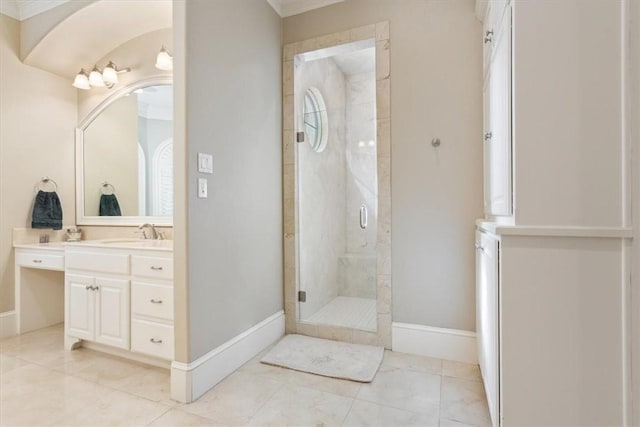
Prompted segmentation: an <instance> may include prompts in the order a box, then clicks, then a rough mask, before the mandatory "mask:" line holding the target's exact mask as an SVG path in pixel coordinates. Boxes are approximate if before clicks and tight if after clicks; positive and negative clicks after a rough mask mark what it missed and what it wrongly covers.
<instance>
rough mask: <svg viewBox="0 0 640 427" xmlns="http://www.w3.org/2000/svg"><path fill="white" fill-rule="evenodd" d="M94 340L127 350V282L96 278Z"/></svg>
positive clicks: (128, 310)
mask: <svg viewBox="0 0 640 427" xmlns="http://www.w3.org/2000/svg"><path fill="white" fill-rule="evenodd" d="M95 283H96V285H95V286H96V288H97V291H96V338H95V340H96V341H97V342H99V343H102V344H107V345H111V346H114V347H120V348H123V349H126V350H128V349H129V327H130V325H129V317H130V315H129V313H130V308H129V281H128V280H119V279H105V278H102V277H97V278H96V281H95Z"/></svg>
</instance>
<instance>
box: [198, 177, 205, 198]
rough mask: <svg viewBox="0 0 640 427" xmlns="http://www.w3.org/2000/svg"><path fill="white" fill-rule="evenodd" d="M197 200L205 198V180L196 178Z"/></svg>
mask: <svg viewBox="0 0 640 427" xmlns="http://www.w3.org/2000/svg"><path fill="white" fill-rule="evenodd" d="M198 198H200V199H206V198H207V178H198Z"/></svg>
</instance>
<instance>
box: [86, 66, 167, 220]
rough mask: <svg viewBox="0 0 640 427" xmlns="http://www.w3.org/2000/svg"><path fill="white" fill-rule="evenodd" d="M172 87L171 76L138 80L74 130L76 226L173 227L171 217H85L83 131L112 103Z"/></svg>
mask: <svg viewBox="0 0 640 427" xmlns="http://www.w3.org/2000/svg"><path fill="white" fill-rule="evenodd" d="M154 85H173V78H172V77H171V76H160V77H150V78H147V79H142V80H138V81H137V82H135V83H131V84H129V85H127V86H123V87H122V88H120V89H118V90H117V91H115V92H114V93H113V94H111V95H110V96H109V97H108V98H106V99H105V100H104V101H102V102H101V103H100V104H98V106H97V107H96V108H94V109H93V110H92V111H91V112H90V113H89V114H88V115H87V117H85V118H84V119H83V120H82V121H81V122H80V124H79V125H78V127H77V128H76V223H77V224H78V225H112V226H134V225H140V224H142V223H145V222H148V223H151V224H155V225H166V226H171V225H173V216H170V217H167V216H108V217H107V216H85V214H84V131H85V130H86V129H87V127H89V125H90V124H91V123H92V122H93V121H94V120H95V119H96V117H98V116H99V115H100V113H102V111H104V110H105V109H106V108H107V107H109V106H110V105H111V104H112V103H114V102H115V101H117V100H118V99H120V98H121V97H123V96H124V95H125V94H126V93H130V92H133V91H134V90H136V89H141V88H144V87H147V86H154Z"/></svg>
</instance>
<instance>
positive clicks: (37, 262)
mask: <svg viewBox="0 0 640 427" xmlns="http://www.w3.org/2000/svg"><path fill="white" fill-rule="evenodd" d="M33 262H34V263H36V264H42V260H41V259H34V260H33Z"/></svg>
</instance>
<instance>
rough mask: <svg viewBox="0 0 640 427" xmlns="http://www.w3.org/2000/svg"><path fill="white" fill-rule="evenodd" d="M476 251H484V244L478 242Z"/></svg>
mask: <svg viewBox="0 0 640 427" xmlns="http://www.w3.org/2000/svg"><path fill="white" fill-rule="evenodd" d="M476 251H480V252H484V246H482V245H480V244H478V243H476Z"/></svg>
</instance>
